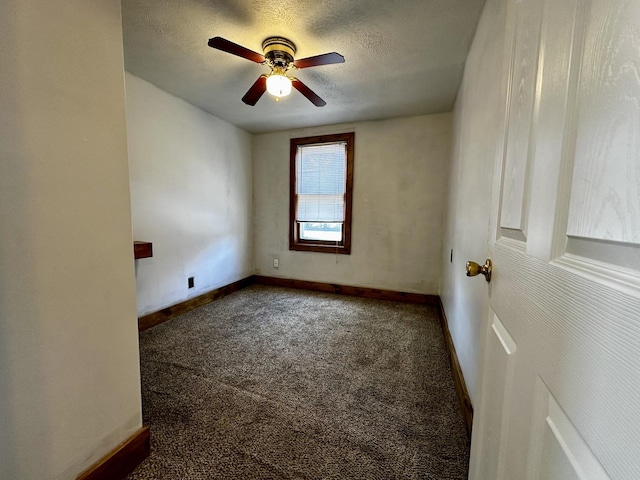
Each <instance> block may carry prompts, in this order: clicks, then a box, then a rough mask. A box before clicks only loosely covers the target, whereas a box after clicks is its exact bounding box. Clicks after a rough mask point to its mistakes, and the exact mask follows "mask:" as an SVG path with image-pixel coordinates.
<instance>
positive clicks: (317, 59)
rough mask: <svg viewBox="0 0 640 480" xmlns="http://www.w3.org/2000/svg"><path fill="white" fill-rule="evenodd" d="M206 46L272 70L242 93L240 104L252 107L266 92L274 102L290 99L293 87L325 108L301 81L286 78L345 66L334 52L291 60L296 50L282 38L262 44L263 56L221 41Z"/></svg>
mask: <svg viewBox="0 0 640 480" xmlns="http://www.w3.org/2000/svg"><path fill="white" fill-rule="evenodd" d="M209 46H210V47H211V48H215V49H218V50H222V51H223V52H227V53H231V54H232V55H237V56H238V57H242V58H246V59H247V60H251V61H252V62H255V63H260V64H262V65H266V66H268V67H269V68H271V73H269V74H264V75H261V76H260V77H258V79H257V80H256V81H255V83H254V84H253V85H252V86H251V88H250V89H249V90H248V91H247V93H245V95H244V97H242V101H243V102H244V103H246V104H247V105H251V106H253V105H255V104H256V103H257V102H258V100H260V97H262V95H263V94H264V92H265V91H267V92H269V93H270V94H271V95H273V96H275V97H276V101H277V100H279V98H280V97H284V96H287V95H289V93H291V87H292V86H293V88H295V89H296V90H298V91H299V92H300V93H301V94H302V95H304V96H305V97H306V98H307V99H308V100H309V101H310V102H311V103H313V104H314V105H315V106H316V107H324V106H325V105H326V104H327V102H325V101H324V100H323V99H322V98H320V97H319V96H318V95H317V94H316V93H315V92H313V90H311V89H310V88H309V87H307V86H306V85H305V84H304V83H302V82H301V81H300V80H298V79H297V78H295V77H292V76H290V75H288V72H289V70H291V69H302V68H309V67H318V66H321V65H331V64H333V63H344V57H343V56H342V55H340V54H339V53H336V52H331V53H324V54H322V55H316V56H314V57H307V58H303V59H300V60H294V57H295V54H296V46H295V44H294V43H293V42H292V41H291V40H288V39H286V38H283V37H269V38H267V39H266V40H265V41H264V42H262V50H263V51H264V55H261V54H259V53H257V52H254V51H253V50H249V49H248V48H245V47H243V46H242V45H238V44H237V43H233V42H231V41H229V40H227V39H225V38H222V37H214V38H212V39H210V40H209Z"/></svg>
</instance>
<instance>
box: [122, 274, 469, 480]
mask: <svg viewBox="0 0 640 480" xmlns="http://www.w3.org/2000/svg"><path fill="white" fill-rule="evenodd" d="M140 355H141V369H142V370H141V371H142V400H143V415H144V423H145V424H147V425H150V426H151V435H152V444H151V448H152V453H151V456H150V457H149V458H148V459H147V460H145V461H144V462H143V463H142V464H141V465H140V466H139V467H138V468H137V469H136V471H135V472H133V474H131V475H130V476H129V479H132V480H133V479H154V480H156V479H158V480H159V479H171V480H176V479H218V478H221V479H347V478H349V479H351V478H354V479H466V478H467V463H468V456H469V449H468V443H467V436H466V431H465V426H464V420H463V417H462V414H461V412H460V407H459V404H458V401H457V397H456V391H455V388H454V385H453V380H452V377H451V370H450V367H449V363H448V359H447V353H446V350H445V346H444V340H443V336H442V331H441V329H440V324H439V321H438V313H437V310H436V308H435V307H430V306H422V305H408V304H402V303H395V302H387V301H378V300H366V299H360V298H353V297H346V296H339V295H328V294H319V293H314V292H305V291H300V290H289V289H284V288H275V287H266V286H261V285H253V286H250V287H248V288H246V289H243V290H241V291H239V292H236V293H234V294H232V295H229V296H227V297H225V298H223V299H221V300H219V301H216V302H213V303H211V304H208V305H206V306H204V307H201V308H199V309H197V310H194V311H192V312H189V313H187V314H185V315H182V316H180V317H178V318H176V319H174V320H172V321H170V322H166V323H164V324H162V325H159V326H157V327H155V328H152V329H150V330H147V331H145V332H143V333H142V334H141V336H140Z"/></svg>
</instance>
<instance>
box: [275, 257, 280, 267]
mask: <svg viewBox="0 0 640 480" xmlns="http://www.w3.org/2000/svg"><path fill="white" fill-rule="evenodd" d="M273 268H280V260H278V259H277V258H274V259H273Z"/></svg>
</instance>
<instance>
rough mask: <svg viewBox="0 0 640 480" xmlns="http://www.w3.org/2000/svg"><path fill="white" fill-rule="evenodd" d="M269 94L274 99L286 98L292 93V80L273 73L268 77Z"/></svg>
mask: <svg viewBox="0 0 640 480" xmlns="http://www.w3.org/2000/svg"><path fill="white" fill-rule="evenodd" d="M267 92H269V93H270V94H271V95H273V96H274V97H276V98H278V97H286V96H287V95H289V94H290V93H291V79H290V78H289V77H287V76H286V75H282V74H280V73H272V74H271V75H269V76H268V77H267Z"/></svg>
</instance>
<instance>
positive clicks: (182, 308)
mask: <svg viewBox="0 0 640 480" xmlns="http://www.w3.org/2000/svg"><path fill="white" fill-rule="evenodd" d="M252 283H253V276H250V277H247V278H243V279H242V280H238V281H237V282H233V283H230V284H229V285H225V286H224V287H220V288H216V289H214V290H211V291H209V292H207V293H204V294H202V295H198V296H197V297H193V298H190V299H188V300H185V301H184V302H180V303H176V304H175V305H172V306H170V307H167V308H163V309H162V310H159V311H157V312H153V313H149V314H147V315H144V316H142V317H140V318H138V330H139V331H143V330H146V329H147V328H151V327H155V326H156V325H159V324H161V323H163V322H166V321H167V320H171V319H172V318H175V317H177V316H178V315H182V314H183V313H187V312H189V311H191V310H193V309H194V308H198V307H201V306H203V305H206V304H207V303H211V302H213V301H214V300H218V299H220V298H222V297H224V296H226V295H229V294H230V293H233V292H237V291H238V290H240V289H242V288H244V287H247V286H249V285H251V284H252Z"/></svg>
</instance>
